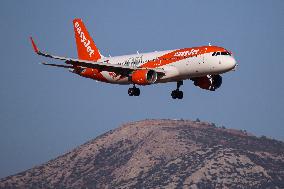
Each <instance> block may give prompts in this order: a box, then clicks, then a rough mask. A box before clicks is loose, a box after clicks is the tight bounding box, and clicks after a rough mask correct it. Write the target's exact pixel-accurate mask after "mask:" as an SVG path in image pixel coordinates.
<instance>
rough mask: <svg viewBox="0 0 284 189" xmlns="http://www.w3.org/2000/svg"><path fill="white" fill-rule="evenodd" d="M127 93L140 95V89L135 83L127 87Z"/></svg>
mask: <svg viewBox="0 0 284 189" xmlns="http://www.w3.org/2000/svg"><path fill="white" fill-rule="evenodd" d="M128 95H129V96H139V95H140V89H139V88H137V87H135V85H134V86H133V87H132V88H129V89H128Z"/></svg>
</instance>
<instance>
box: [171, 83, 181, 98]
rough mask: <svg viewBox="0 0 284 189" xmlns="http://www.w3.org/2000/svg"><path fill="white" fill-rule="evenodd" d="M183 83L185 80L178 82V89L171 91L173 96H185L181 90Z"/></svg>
mask: <svg viewBox="0 0 284 189" xmlns="http://www.w3.org/2000/svg"><path fill="white" fill-rule="evenodd" d="M182 85H183V81H178V82H177V89H176V90H173V91H172V93H171V96H172V98H173V99H182V98H183V92H182V91H180V90H179V88H180V86H182Z"/></svg>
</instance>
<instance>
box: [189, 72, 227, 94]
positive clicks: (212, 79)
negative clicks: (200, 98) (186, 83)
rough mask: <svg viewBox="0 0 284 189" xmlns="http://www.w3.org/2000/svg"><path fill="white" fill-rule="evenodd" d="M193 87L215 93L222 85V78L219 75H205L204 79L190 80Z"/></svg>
mask: <svg viewBox="0 0 284 189" xmlns="http://www.w3.org/2000/svg"><path fill="white" fill-rule="evenodd" d="M191 80H192V81H194V85H195V86H198V87H200V88H201V89H206V90H210V91H215V90H216V89H218V88H219V87H221V85H222V77H221V76H220V75H207V76H204V77H197V78H192V79H191Z"/></svg>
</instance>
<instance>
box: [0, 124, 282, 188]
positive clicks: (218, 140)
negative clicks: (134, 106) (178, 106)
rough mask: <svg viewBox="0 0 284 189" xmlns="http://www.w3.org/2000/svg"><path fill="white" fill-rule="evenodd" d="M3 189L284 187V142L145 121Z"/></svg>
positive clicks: (3, 183)
mask: <svg viewBox="0 0 284 189" xmlns="http://www.w3.org/2000/svg"><path fill="white" fill-rule="evenodd" d="M0 188H284V143H283V142H280V141H276V140H271V139H267V138H266V137H261V138H257V137H255V136H252V135H248V134H246V133H245V132H242V131H237V130H232V129H225V128H217V127H215V126H214V124H210V123H205V122H195V121H189V120H144V121H138V122H132V123H128V124H125V125H123V126H121V127H119V128H118V129H115V130H112V131H109V132H107V133H105V134H103V135H101V136H99V137H97V138H95V139H93V140H91V141H89V142H87V143H85V144H83V145H81V146H79V147H77V148H76V149H74V150H72V151H71V152H69V153H67V154H65V155H62V156H60V157H58V158H56V159H54V160H51V161H49V162H47V163H45V164H43V165H40V166H37V167H34V168H32V169H30V170H27V171H24V172H22V173H19V174H16V175H13V176H9V177H6V178H3V179H1V180H0Z"/></svg>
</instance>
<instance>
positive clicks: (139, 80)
mask: <svg viewBox="0 0 284 189" xmlns="http://www.w3.org/2000/svg"><path fill="white" fill-rule="evenodd" d="M131 81H132V82H133V83H135V84H137V85H150V84H153V83H155V82H156V81H157V72H155V71H154V70H136V71H134V72H133V73H132V76H131Z"/></svg>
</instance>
